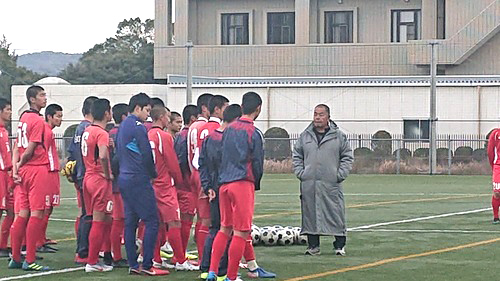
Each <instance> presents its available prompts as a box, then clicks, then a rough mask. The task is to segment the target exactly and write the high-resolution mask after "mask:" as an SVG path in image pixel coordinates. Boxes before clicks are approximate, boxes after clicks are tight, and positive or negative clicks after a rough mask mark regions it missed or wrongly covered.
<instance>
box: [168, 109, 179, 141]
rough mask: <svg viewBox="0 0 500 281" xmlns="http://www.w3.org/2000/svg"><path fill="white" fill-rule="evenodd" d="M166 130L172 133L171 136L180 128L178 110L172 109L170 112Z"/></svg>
mask: <svg viewBox="0 0 500 281" xmlns="http://www.w3.org/2000/svg"><path fill="white" fill-rule="evenodd" d="M167 129H168V132H169V133H170V134H171V135H172V137H173V138H175V136H176V135H177V133H179V132H180V131H181V129H182V116H181V115H180V114H179V112H175V111H173V112H172V113H171V114H170V122H169V123H168V127H167Z"/></svg>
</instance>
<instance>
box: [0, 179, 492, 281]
mask: <svg viewBox="0 0 500 281" xmlns="http://www.w3.org/2000/svg"><path fill="white" fill-rule="evenodd" d="M63 182H64V185H63V188H62V195H61V197H62V198H63V199H62V206H61V207H60V208H59V209H57V210H56V211H55V213H54V215H53V218H54V220H53V221H51V223H50V224H49V230H48V236H49V237H50V238H52V239H56V240H58V241H59V245H57V247H59V249H60V251H59V253H57V254H44V255H43V256H44V257H45V259H44V260H43V263H42V264H43V265H48V266H50V267H52V268H54V269H55V270H54V271H52V272H49V273H44V274H50V275H47V276H38V277H33V278H31V279H44V280H67V279H72V280H125V279H132V278H138V277H137V276H135V277H131V276H128V275H127V271H126V269H115V270H114V271H113V272H111V273H92V274H85V273H84V272H83V270H81V269H80V270H77V271H72V272H65V271H67V270H68V269H72V268H73V269H74V268H76V266H75V265H74V264H73V257H74V247H75V241H74V237H73V232H74V230H73V225H74V224H73V223H72V221H73V220H74V217H75V215H76V201H75V199H74V197H75V193H74V190H73V188H72V187H71V186H70V185H69V184H67V183H66V181H65V180H63ZM298 192H299V182H298V181H297V180H296V179H295V177H293V176H292V175H267V176H265V179H264V182H263V186H262V190H261V191H259V192H258V194H257V196H256V198H257V199H256V205H255V220H254V223H255V224H257V225H258V226H267V225H276V224H279V225H282V226H288V225H290V226H300V202H299V194H298ZM344 192H345V198H346V205H347V224H348V227H349V230H350V232H349V233H348V241H347V246H346V252H347V256H345V257H339V256H335V255H333V251H332V238H330V237H323V239H322V241H321V243H322V245H321V255H320V256H314V257H311V256H304V255H303V253H304V250H305V248H306V247H305V246H303V245H296V246H295V245H294V246H272V247H266V246H257V247H256V248H255V251H256V254H257V261H258V263H259V265H260V266H262V267H264V268H265V269H268V270H270V271H273V272H275V273H277V275H278V278H277V279H276V280H296V281H298V280H384V281H390V280H498V279H499V278H498V270H497V268H498V255H500V225H492V223H491V222H492V215H491V210H490V201H491V195H490V184H489V177H487V176H434V177H429V176H393V175H390V176H382V175H352V176H350V177H349V178H348V180H347V181H346V182H345V184H344ZM190 249H195V246H194V244H192V246H191V247H190ZM1 263H2V265H1V266H0V280H13V279H14V278H12V277H14V276H16V275H21V276H24V277H27V273H26V272H24V271H21V270H9V269H7V260H4V261H2V262H1ZM63 272H64V273H63ZM240 272H241V273H242V274H243V276H242V277H243V279H244V280H249V278H245V277H246V274H245V271H244V270H240ZM37 274H38V273H37ZM197 275H198V274H197V273H186V272H172V273H171V274H170V275H169V276H167V277H164V278H162V277H158V278H159V279H160V278H161V279H167V280H196V278H197Z"/></svg>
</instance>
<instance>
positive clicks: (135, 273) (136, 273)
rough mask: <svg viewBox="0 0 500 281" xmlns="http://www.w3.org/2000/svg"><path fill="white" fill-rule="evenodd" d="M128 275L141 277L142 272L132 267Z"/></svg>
mask: <svg viewBox="0 0 500 281" xmlns="http://www.w3.org/2000/svg"><path fill="white" fill-rule="evenodd" d="M128 274H130V275H141V274H142V271H141V270H140V269H139V268H132V267H130V268H129V269H128Z"/></svg>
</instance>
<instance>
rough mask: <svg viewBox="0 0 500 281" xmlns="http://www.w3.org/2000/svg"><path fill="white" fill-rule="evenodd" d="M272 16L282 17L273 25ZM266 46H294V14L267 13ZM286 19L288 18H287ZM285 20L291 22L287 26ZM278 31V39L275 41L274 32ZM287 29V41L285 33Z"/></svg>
mask: <svg viewBox="0 0 500 281" xmlns="http://www.w3.org/2000/svg"><path fill="white" fill-rule="evenodd" d="M274 16H284V17H283V18H282V19H281V22H279V23H278V24H274V23H273V20H274V19H273V17H274ZM266 17H267V41H266V42H267V44H295V12H268V13H267V15H266ZM287 17H288V18H287ZM287 20H290V21H291V24H290V22H289V23H288V24H290V25H286V24H287V22H286V21H287ZM278 28H279V29H280V31H279V39H276V37H275V36H276V35H275V32H274V30H275V29H278ZM286 29H288V39H287V38H285V36H286V35H285V32H286Z"/></svg>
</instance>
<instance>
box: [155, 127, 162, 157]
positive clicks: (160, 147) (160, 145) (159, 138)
mask: <svg viewBox="0 0 500 281" xmlns="http://www.w3.org/2000/svg"><path fill="white" fill-rule="evenodd" d="M156 134H157V135H158V146H159V147H158V150H159V151H160V154H163V145H162V142H161V136H160V132H156Z"/></svg>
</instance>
